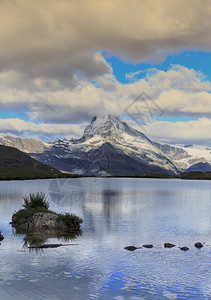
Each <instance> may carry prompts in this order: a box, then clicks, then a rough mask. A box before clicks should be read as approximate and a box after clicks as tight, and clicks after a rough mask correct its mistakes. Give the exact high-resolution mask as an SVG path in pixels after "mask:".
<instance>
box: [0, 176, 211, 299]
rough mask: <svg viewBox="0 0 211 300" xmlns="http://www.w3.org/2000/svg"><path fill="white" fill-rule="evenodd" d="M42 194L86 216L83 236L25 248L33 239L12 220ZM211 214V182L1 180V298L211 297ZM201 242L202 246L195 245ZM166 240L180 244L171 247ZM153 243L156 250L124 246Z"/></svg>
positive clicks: (57, 208) (55, 204) (57, 205)
mask: <svg viewBox="0 0 211 300" xmlns="http://www.w3.org/2000/svg"><path fill="white" fill-rule="evenodd" d="M37 191H40V192H45V193H48V195H49V198H50V203H51V209H53V210H55V211H58V212H61V211H69V212H73V213H76V214H78V215H79V216H80V217H82V218H83V220H84V223H83V226H82V230H83V234H82V235H81V236H79V237H77V238H75V239H74V240H72V241H68V242H67V241H63V242H62V243H64V244H65V243H70V244H74V245H71V246H65V247H59V248H56V249H45V250H43V251H37V252H36V251H29V249H28V248H27V247H24V239H25V240H26V236H25V235H24V234H21V235H20V234H19V235H17V234H16V232H15V230H13V229H12V227H11V225H9V222H10V220H11V215H12V213H13V212H14V211H15V210H17V209H19V208H20V206H21V204H22V196H23V195H25V194H28V193H31V192H37ZM210 216H211V182H210V181H185V180H184V181H182V180H159V179H126V178H122V179H118V178H111V179H110V178H105V179H102V178H101V179H94V178H84V179H69V180H66V179H60V180H59V181H57V180H56V179H54V180H35V181H10V182H9V181H8V182H3V181H2V182H0V230H1V231H2V234H3V235H4V236H5V239H4V240H3V241H2V242H1V245H0V299H7V300H10V299H15V300H19V299H21V300H25V299H27V300H29V299H30V300H31V299H32V300H33V299H36V300H37V299H38V300H42V299H61V300H63V299H65V300H68V299H69V300H80V299H117V300H124V299H131V300H136V299H211V217H210ZM198 241H200V242H205V245H204V247H203V248H202V249H196V248H195V247H194V243H195V242H198ZM165 242H171V243H174V244H176V245H177V247H175V248H172V249H165V248H164V247H163V244H164V243H165ZM47 243H61V240H57V239H56V238H49V239H48V241H47ZM146 243H150V244H153V245H154V248H152V249H144V248H143V249H138V250H136V251H134V252H129V251H126V250H124V247H125V246H129V245H135V246H137V247H138V246H142V245H143V244H146ZM179 246H188V247H189V248H190V250H189V251H187V252H183V251H181V250H180V249H179V248H178V247H179Z"/></svg>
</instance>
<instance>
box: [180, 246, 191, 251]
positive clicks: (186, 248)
mask: <svg viewBox="0 0 211 300" xmlns="http://www.w3.org/2000/svg"><path fill="white" fill-rule="evenodd" d="M180 250H182V251H188V250H189V248H188V247H181V248H180Z"/></svg>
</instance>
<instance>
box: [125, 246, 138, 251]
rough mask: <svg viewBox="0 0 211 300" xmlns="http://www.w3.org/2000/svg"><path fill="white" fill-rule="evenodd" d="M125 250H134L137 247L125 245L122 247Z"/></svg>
mask: <svg viewBox="0 0 211 300" xmlns="http://www.w3.org/2000/svg"><path fill="white" fill-rule="evenodd" d="M124 249H125V250H128V251H135V250H136V249H138V248H137V247H135V246H127V247H125V248H124Z"/></svg>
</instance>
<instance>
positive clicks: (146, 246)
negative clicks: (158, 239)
mask: <svg viewBox="0 0 211 300" xmlns="http://www.w3.org/2000/svg"><path fill="white" fill-rule="evenodd" d="M143 247H144V248H153V245H151V244H146V245H143Z"/></svg>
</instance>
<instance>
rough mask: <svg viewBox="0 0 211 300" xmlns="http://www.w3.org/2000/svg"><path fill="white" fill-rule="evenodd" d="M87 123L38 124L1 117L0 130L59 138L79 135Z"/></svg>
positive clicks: (24, 134) (9, 132)
mask: <svg viewBox="0 0 211 300" xmlns="http://www.w3.org/2000/svg"><path fill="white" fill-rule="evenodd" d="M84 126H85V124H81V125H74V124H72V125H71V126H70V124H47V123H41V124H36V123H33V122H27V121H25V120H20V119H17V118H14V119H11V118H10V119H0V132H1V133H4V134H16V135H23V136H26V135H27V134H30V135H31V136H35V135H36V136H40V137H43V136H45V137H50V138H51V139H57V138H59V137H60V136H70V137H78V136H80V135H81V134H82V132H83V128H84Z"/></svg>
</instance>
